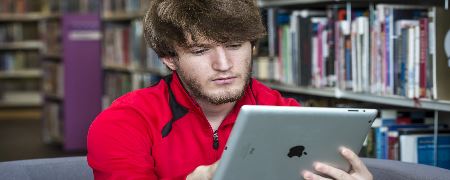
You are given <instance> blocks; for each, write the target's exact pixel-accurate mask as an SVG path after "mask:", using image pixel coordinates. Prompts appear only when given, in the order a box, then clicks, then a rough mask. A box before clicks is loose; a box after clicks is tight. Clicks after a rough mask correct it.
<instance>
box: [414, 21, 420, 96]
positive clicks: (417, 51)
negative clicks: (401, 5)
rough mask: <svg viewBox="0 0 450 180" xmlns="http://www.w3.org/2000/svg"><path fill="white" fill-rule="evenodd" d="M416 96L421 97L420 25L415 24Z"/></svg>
mask: <svg viewBox="0 0 450 180" xmlns="http://www.w3.org/2000/svg"><path fill="white" fill-rule="evenodd" d="M414 97H415V98H419V97H420V27H419V26H414Z"/></svg>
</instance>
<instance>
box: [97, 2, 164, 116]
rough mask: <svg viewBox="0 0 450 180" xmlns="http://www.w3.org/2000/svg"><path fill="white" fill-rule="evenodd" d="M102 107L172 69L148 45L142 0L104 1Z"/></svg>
mask: <svg viewBox="0 0 450 180" xmlns="http://www.w3.org/2000/svg"><path fill="white" fill-rule="evenodd" d="M102 3H103V4H102V5H103V9H102V24H103V42H102V67H103V74H104V81H103V82H104V86H103V87H104V91H103V98H102V101H103V108H106V107H108V106H109V105H110V104H111V103H112V101H113V100H114V99H116V98H118V97H119V96H121V95H123V94H124V93H126V92H129V91H132V90H136V89H139V88H143V87H148V86H149V85H150V84H151V83H153V82H157V80H158V79H159V78H160V77H162V76H164V75H167V74H168V73H169V72H168V70H167V69H166V68H165V66H164V65H163V64H162V63H161V61H160V60H159V59H158V57H157V55H156V54H155V53H154V52H153V51H152V50H151V49H150V48H148V47H147V46H146V45H145V41H144V37H143V26H142V21H141V18H142V17H143V16H144V12H145V10H146V4H147V2H146V1H143V0H119V1H112V0H104V1H103V2H102Z"/></svg>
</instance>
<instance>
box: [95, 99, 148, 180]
mask: <svg viewBox="0 0 450 180" xmlns="http://www.w3.org/2000/svg"><path fill="white" fill-rule="evenodd" d="M149 131H150V128H149V127H148V124H147V123H146V122H145V120H144V118H143V117H142V116H141V115H140V114H139V113H138V112H137V111H135V110H134V109H133V108H130V107H114V108H110V109H107V110H105V111H104V112H102V113H101V114H100V115H99V116H98V117H97V118H96V119H95V120H94V122H93V123H92V124H91V127H90V128H89V132H88V137H87V148H88V154H87V159H88V164H89V165H90V166H91V167H92V169H93V172H94V177H95V179H96V180H115V179H133V180H134V179H147V180H153V179H157V176H156V175H155V171H154V159H153V158H152V156H151V147H152V142H151V137H150V132H149Z"/></svg>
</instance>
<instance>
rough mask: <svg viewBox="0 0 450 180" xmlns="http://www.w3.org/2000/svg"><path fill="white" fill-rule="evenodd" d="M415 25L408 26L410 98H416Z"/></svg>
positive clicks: (408, 92)
mask: <svg viewBox="0 0 450 180" xmlns="http://www.w3.org/2000/svg"><path fill="white" fill-rule="evenodd" d="M414 42H415V41H414V27H410V28H408V58H407V70H406V72H407V74H408V77H407V84H408V85H407V87H408V90H407V93H406V94H407V97H408V98H411V99H412V98H414V78H415V75H414V72H415V71H414V59H415V57H414V56H415V53H414Z"/></svg>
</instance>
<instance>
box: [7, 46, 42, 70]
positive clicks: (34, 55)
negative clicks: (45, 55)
mask: <svg viewBox="0 0 450 180" xmlns="http://www.w3.org/2000/svg"><path fill="white" fill-rule="evenodd" d="M39 68H40V61H39V52H36V51H7V52H0V71H17V70H27V69H39Z"/></svg>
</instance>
